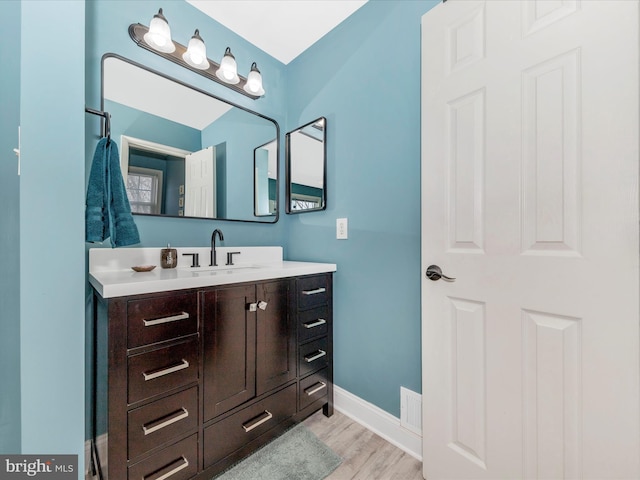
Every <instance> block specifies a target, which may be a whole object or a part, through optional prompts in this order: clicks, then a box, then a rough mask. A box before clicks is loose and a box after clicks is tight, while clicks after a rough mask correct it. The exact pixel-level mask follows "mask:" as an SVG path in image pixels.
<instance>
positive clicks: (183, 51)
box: [129, 9, 265, 100]
mask: <svg viewBox="0 0 640 480" xmlns="http://www.w3.org/2000/svg"><path fill="white" fill-rule="evenodd" d="M129 36H130V37H131V39H132V40H133V41H134V42H135V43H136V44H137V45H138V46H139V47H141V48H144V49H145V50H149V51H150V52H153V53H155V54H156V55H160V56H161V57H164V58H166V59H167V60H171V61H172V62H174V63H177V64H178V65H180V66H182V67H185V68H188V69H189V70H191V71H193V72H196V73H198V74H200V75H202V76H204V77H206V78H208V79H209V80H213V81H214V82H217V83H219V84H221V85H225V86H226V87H228V88H230V89H232V90H234V91H236V92H238V93H242V94H243V95H245V96H247V97H249V98H252V99H254V100H255V99H258V98H260V97H261V96H263V95H264V94H265V91H264V88H263V86H262V75H261V74H260V70H258V67H257V65H256V62H253V63H252V64H251V71H250V72H249V75H248V77H247V78H245V77H243V76H242V75H238V66H237V64H236V59H235V57H234V56H233V54H232V53H231V48H230V47H227V48H226V50H225V52H224V56H223V57H222V60H221V61H220V64H218V63H216V62H214V61H213V60H211V59H209V58H207V50H206V46H205V44H204V41H203V40H202V37H201V36H200V32H199V31H198V30H196V31H195V33H194V34H193V36H192V37H191V39H190V40H189V44H188V47H185V46H184V45H181V44H180V43H178V42H175V41H173V40H172V39H171V30H170V29H169V22H167V19H166V17H165V16H164V14H163V13H162V9H159V10H158V13H157V14H156V15H154V16H153V19H152V20H151V23H150V24H149V27H146V26H145V25H142V24H140V23H133V24H131V25H129Z"/></svg>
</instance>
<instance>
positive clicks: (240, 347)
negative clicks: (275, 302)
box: [201, 285, 256, 420]
mask: <svg viewBox="0 0 640 480" xmlns="http://www.w3.org/2000/svg"><path fill="white" fill-rule="evenodd" d="M251 303H255V286H254V285H241V286H236V287H230V288H220V289H216V290H208V291H205V292H202V297H201V305H202V321H203V327H204V339H203V340H204V373H203V375H204V392H203V395H204V418H205V420H208V419H211V418H213V417H215V416H217V415H220V414H221V413H224V412H226V411H228V410H230V409H232V408H234V407H236V406H238V405H240V404H242V403H244V402H246V401H248V400H251V399H252V398H253V397H254V396H255V394H256V383H255V373H256V362H255V359H256V314H255V313H254V312H251V311H249V304H251Z"/></svg>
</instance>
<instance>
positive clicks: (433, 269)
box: [427, 265, 456, 282]
mask: <svg viewBox="0 0 640 480" xmlns="http://www.w3.org/2000/svg"><path fill="white" fill-rule="evenodd" d="M427 278H428V279H429V280H433V281H434V282H437V281H438V280H440V279H443V280H444V281H445V282H455V281H456V279H455V278H453V277H447V276H446V275H445V274H444V273H442V269H441V268H440V267H439V266H437V265H429V267H428V268H427Z"/></svg>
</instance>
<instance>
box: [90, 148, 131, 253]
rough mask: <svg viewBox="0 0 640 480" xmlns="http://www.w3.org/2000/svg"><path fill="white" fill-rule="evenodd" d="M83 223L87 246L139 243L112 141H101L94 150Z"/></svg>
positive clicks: (121, 245)
mask: <svg viewBox="0 0 640 480" xmlns="http://www.w3.org/2000/svg"><path fill="white" fill-rule="evenodd" d="M85 220H86V240H87V242H102V241H104V240H105V239H107V238H109V239H110V240H111V246H112V247H124V246H127V245H133V244H136V243H140V235H139V233H138V228H137V226H136V224H135V222H134V221H133V215H131V207H130V205H129V199H128V198H127V190H126V188H125V185H124V181H123V179H122V172H121V171H120V157H119V155H118V147H117V145H116V143H115V142H114V141H113V140H108V139H106V138H102V139H100V141H99V142H98V145H97V146H96V151H95V153H94V155H93V162H92V164H91V172H90V173H89V185H88V186H87V203H86V212H85Z"/></svg>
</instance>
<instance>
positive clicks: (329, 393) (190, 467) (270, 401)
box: [96, 273, 333, 480]
mask: <svg viewBox="0 0 640 480" xmlns="http://www.w3.org/2000/svg"><path fill="white" fill-rule="evenodd" d="M96 299H97V301H96V318H97V329H96V331H97V332H98V337H97V340H98V341H97V348H98V353H99V354H100V351H101V350H102V351H103V352H106V354H103V355H102V356H103V357H106V359H107V362H106V364H105V365H104V368H102V369H101V368H100V364H101V362H100V361H98V368H97V375H98V377H100V376H102V375H104V376H106V377H107V384H108V385H107V402H108V405H107V407H106V408H103V409H102V414H104V417H105V420H104V421H101V420H100V417H101V415H102V414H101V413H100V409H98V419H99V420H98V423H106V425H107V433H108V447H107V451H108V455H107V457H108V459H107V462H106V463H108V478H111V479H112V480H120V479H126V478H129V479H133V478H136V479H140V478H144V479H155V478H166V479H171V480H176V479H191V478H197V479H207V480H208V479H209V478H211V477H212V476H213V475H215V474H216V473H218V472H220V471H222V470H224V469H226V468H228V467H229V466H231V465H232V464H233V463H235V462H237V461H238V460H240V459H242V458H244V457H245V456H247V455H248V454H250V453H251V452H252V451H254V450H255V449H257V448H259V447H260V446H261V445H263V444H264V443H266V442H267V441H269V440H271V439H272V438H274V437H275V436H277V435H279V434H280V433H282V432H284V431H285V430H286V429H287V428H289V427H290V426H291V425H292V424H293V423H295V422H297V421H300V420H302V419H304V418H306V417H307V416H308V415H310V414H311V413H313V412H314V411H316V410H318V409H319V408H324V413H325V415H331V414H332V413H333V376H332V371H333V370H332V343H333V342H332V328H331V325H332V275H331V274H330V273H329V274H319V275H312V276H305V277H297V278H285V279H278V280H270V281H263V282H256V283H243V284H233V285H227V286H219V287H208V288H201V289H194V290H180V291H174V292H163V293H155V294H146V295H136V296H131V297H117V298H111V299H102V298H100V297H99V296H98V295H96ZM101 326H102V328H101ZM101 370H102V371H101ZM100 403H101V402H100V401H98V404H100ZM98 433H101V432H98ZM101 460H102V462H101V463H105V462H104V459H101Z"/></svg>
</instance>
